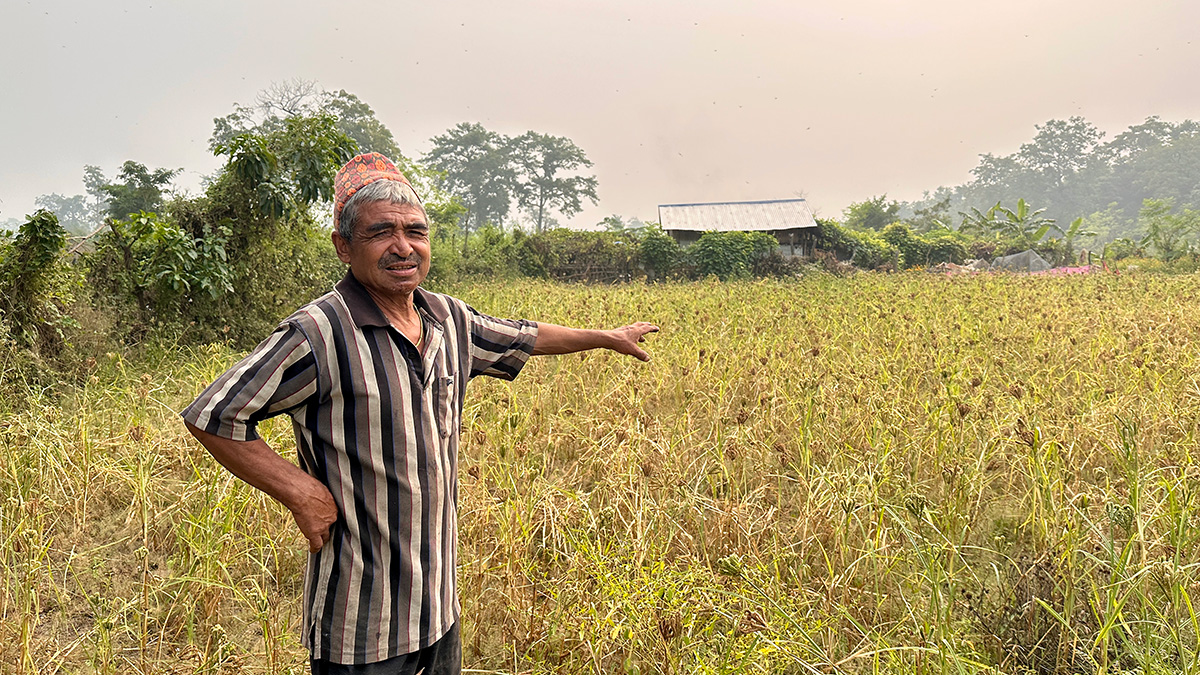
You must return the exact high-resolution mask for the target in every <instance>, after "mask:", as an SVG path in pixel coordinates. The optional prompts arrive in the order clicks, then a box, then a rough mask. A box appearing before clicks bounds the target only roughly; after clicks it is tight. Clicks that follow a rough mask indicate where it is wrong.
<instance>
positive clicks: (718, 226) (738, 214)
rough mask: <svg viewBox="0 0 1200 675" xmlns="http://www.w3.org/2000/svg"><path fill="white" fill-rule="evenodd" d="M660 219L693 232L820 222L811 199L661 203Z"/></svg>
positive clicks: (665, 225)
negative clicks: (815, 214) (810, 203)
mask: <svg viewBox="0 0 1200 675" xmlns="http://www.w3.org/2000/svg"><path fill="white" fill-rule="evenodd" d="M658 222H659V224H661V225H662V229H663V230H686V231H692V232H708V231H714V230H715V231H717V232H739V231H756V232H774V231H775V230H790V229H793V228H797V227H816V226H817V221H816V220H814V219H813V214H812V211H811V210H810V209H809V208H808V202H806V201H804V200H803V199H772V200H767V201H760V202H714V203H710V204H660V205H659V206H658Z"/></svg>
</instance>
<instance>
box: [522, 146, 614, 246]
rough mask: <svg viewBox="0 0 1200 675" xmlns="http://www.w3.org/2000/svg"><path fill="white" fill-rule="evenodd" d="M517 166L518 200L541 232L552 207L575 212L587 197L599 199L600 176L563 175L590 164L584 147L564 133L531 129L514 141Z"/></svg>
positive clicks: (564, 212)
mask: <svg viewBox="0 0 1200 675" xmlns="http://www.w3.org/2000/svg"><path fill="white" fill-rule="evenodd" d="M510 147H511V152H512V160H513V165H514V168H515V170H516V182H515V184H514V190H515V192H516V196H517V202H518V203H519V204H520V205H521V206H522V207H523V208H527V209H529V211H530V213H532V214H533V216H534V231H535V232H541V231H542V230H543V224H544V222H545V218H546V215H547V211H548V210H554V211H559V212H561V213H562V214H563V215H565V216H573V215H575V214H576V213H579V212H580V211H581V210H582V203H583V199H584V198H585V197H586V198H587V199H590V200H591V201H592V203H593V204H595V203H597V201H598V200H597V197H596V177H595V176H573V175H562V174H564V173H566V172H574V171H578V170H579V169H582V168H586V167H590V166H591V165H592V162H591V160H589V159H588V158H587V155H586V154H584V152H583V149H582V148H580V147H579V146H577V145H575V143H574V142H573V141H571V139H569V138H566V137H564V136H550V135H548V134H539V133H537V132H535V131H527V132H525V133H523V134H521V135H520V136H517V137H516V138H513V139H512V140H511V141H510Z"/></svg>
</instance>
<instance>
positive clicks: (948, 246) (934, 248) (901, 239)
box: [881, 223, 967, 268]
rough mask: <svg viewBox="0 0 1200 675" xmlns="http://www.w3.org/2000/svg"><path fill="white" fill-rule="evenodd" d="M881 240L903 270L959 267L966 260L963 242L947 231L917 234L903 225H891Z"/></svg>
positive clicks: (959, 237)
mask: <svg viewBox="0 0 1200 675" xmlns="http://www.w3.org/2000/svg"><path fill="white" fill-rule="evenodd" d="M881 238H882V239H883V240H884V241H886V242H887V243H888V244H890V245H891V246H892V247H893V248H894V249H895V250H896V251H897V252H898V253H899V261H900V266H901V267H904V268H912V267H929V266H930V265H937V264H939V263H944V262H952V263H962V262H963V261H964V260H965V259H966V256H967V248H966V245H965V243H964V241H963V239H964V238H963V237H962V236H961V235H959V234H957V233H954V232H949V231H947V230H934V231H932V232H929V233H926V234H917V233H915V232H913V231H912V229H911V228H909V227H908V226H907V225H905V224H904V223H892V224H891V225H888V226H887V227H885V228H883V233H882V235H881Z"/></svg>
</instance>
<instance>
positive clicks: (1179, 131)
mask: <svg viewBox="0 0 1200 675" xmlns="http://www.w3.org/2000/svg"><path fill="white" fill-rule="evenodd" d="M1036 129H1037V133H1036V134H1035V135H1034V137H1033V139H1032V140H1031V141H1030V142H1028V143H1025V144H1023V145H1022V146H1021V147H1020V148H1019V149H1018V150H1017V151H1016V152H1014V153H1012V154H1010V155H1003V156H996V155H992V154H984V155H981V156H980V160H979V165H978V166H976V167H975V168H974V169H973V170H972V171H971V174H972V176H973V179H972V180H970V181H969V182H967V183H964V184H963V185H958V186H954V187H940V188H938V189H937V190H935V191H933V192H932V193H926V197H925V198H924V199H921V200H918V201H915V202H909V203H900V202H891V203H887V202H886V196H885V197H884V198H875V199H874V200H869V201H868V202H864V203H861V204H859V205H855V206H852V207H851V208H850V209H848V210H847V220H851V221H852V220H854V219H855V218H856V214H861V213H863V212H864V211H871V210H877V209H878V208H879V207H882V208H883V209H884V210H885V211H888V210H890V211H891V212H892V214H894V216H895V219H898V220H901V221H904V222H910V223H912V224H914V225H917V226H921V225H924V226H926V227H928V225H929V224H930V223H932V222H934V221H936V222H937V223H939V224H941V225H943V226H945V227H949V228H952V229H956V230H957V229H960V228H961V227H962V225H963V224H964V223H965V222H969V221H970V217H971V215H972V208H974V209H976V210H978V211H987V210H988V209H990V208H991V207H992V206H994V205H995V204H997V203H1003V204H1004V205H1006V206H1011V205H1014V204H1015V203H1016V202H1017V201H1018V200H1019V199H1024V200H1025V201H1026V202H1027V203H1028V204H1030V206H1031V207H1032V208H1035V209H1044V211H1043V212H1042V214H1041V215H1042V217H1044V218H1050V219H1054V220H1055V221H1056V222H1057V223H1060V224H1061V226H1063V227H1065V225H1066V224H1067V223H1070V222H1071V221H1073V220H1075V219H1076V218H1080V217H1082V218H1083V219H1084V220H1083V224H1084V228H1085V229H1086V230H1088V231H1091V232H1094V233H1096V238H1095V240H1094V241H1093V242H1092V246H1096V247H1099V246H1103V245H1104V244H1107V243H1110V242H1112V241H1114V240H1116V239H1121V238H1127V239H1138V238H1141V237H1143V236H1144V235H1145V234H1146V232H1145V229H1146V228H1145V224H1144V222H1141V221H1139V213H1140V212H1141V210H1142V208H1143V205H1144V202H1145V201H1146V200H1158V201H1160V202H1162V203H1164V204H1167V205H1169V206H1173V207H1175V208H1179V209H1183V208H1185V207H1192V208H1193V209H1195V208H1196V207H1200V123H1197V122H1194V121H1192V120H1184V121H1182V122H1177V123H1176V122H1168V121H1164V120H1162V119H1159V118H1158V117H1150V118H1148V119H1147V120H1146V121H1145V122H1142V123H1141V124H1137V125H1134V126H1131V127H1129V128H1128V129H1127V130H1125V131H1124V132H1122V133H1120V134H1118V135H1116V136H1114V137H1113V138H1112V139H1109V140H1106V139H1105V133H1104V132H1103V131H1100V130H1099V129H1097V128H1096V127H1095V125H1093V124H1092V123H1090V122H1088V121H1087V120H1085V119H1084V118H1082V117H1072V118H1070V119H1068V120H1050V121H1049V122H1046V123H1045V124H1042V125H1037V127H1036ZM864 205H873V206H874V207H876V208H875V209H864V208H863V207H864ZM856 206H857V210H856ZM885 220H886V219H885Z"/></svg>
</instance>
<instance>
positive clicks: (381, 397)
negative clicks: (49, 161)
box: [183, 153, 658, 673]
mask: <svg viewBox="0 0 1200 675" xmlns="http://www.w3.org/2000/svg"><path fill="white" fill-rule="evenodd" d="M334 192H335V199H334V223H335V229H334V232H333V235H332V236H333V243H334V246H335V247H336V249H337V255H338V258H339V259H341V261H342V262H344V263H346V264H347V265H349V267H350V269H349V271H348V272H347V274H346V277H345V278H344V279H342V280H341V281H340V282H338V284H337V285H336V287H335V288H334V290H333V291H332V292H330V293H328V294H326V295H324V296H322V297H321V298H318V299H317V300H315V301H313V302H312V303H310V304H308V305H306V306H305V307H303V308H301V309H300V310H298V311H297V312H296V313H295V314H293V315H292V316H291V317H289V318H288V319H286V320H285V321H284V322H283V323H282V324H281V325H280V326H279V328H278V329H276V331H275V332H274V334H272V335H271V336H270V337H269V338H268V339H267V340H266V341H264V342H263V343H262V344H261V345H259V346H258V347H257V348H256V349H255V350H254V351H253V352H252V353H251V354H250V355H249V356H247V357H246V358H245V359H243V360H242V361H241V362H239V363H238V364H237V365H235V366H234V367H233V368H231V369H230V370H228V371H227V372H226V373H225V374H223V375H221V377H219V378H217V380H216V381H215V382H213V383H212V385H210V386H209V387H208V388H207V389H206V390H205V391H204V392H203V393H202V394H201V395H200V397H199V398H197V399H196V401H195V402H193V403H192V404H191V405H190V406H188V408H187V409H186V410H184V412H183V418H184V420H185V422H186V423H187V427H188V430H189V431H191V432H192V434H193V435H195V436H196V438H197V439H198V440H199V441H200V442H201V443H202V444H203V445H204V447H205V448H207V449H208V451H209V452H210V453H212V455H213V457H215V458H216V459H217V461H219V462H220V463H221V464H222V465H224V466H225V467H226V468H227V469H229V470H230V471H231V472H232V473H233V474H235V475H236V476H238V477H239V478H241V479H243V480H245V481H246V482H247V483H249V484H251V485H253V486H254V487H256V488H258V489H260V490H262V491H264V492H266V493H267V494H269V495H271V496H272V497H274V498H275V499H276V500H278V501H279V502H281V503H282V504H283V505H284V506H286V507H287V508H288V509H289V510H290V511H291V512H292V515H293V517H294V518H295V520H296V525H297V526H298V527H299V528H300V531H301V532H302V533H303V534H304V536H305V537H306V538H307V539H308V542H309V551H310V554H309V558H308V566H307V569H306V572H305V585H304V619H303V624H302V630H303V636H302V637H303V642H304V644H305V645H306V646H307V647H309V649H310V651H311V653H312V664H311V665H312V670H313V672H314V673H415V672H420V671H422V670H423V671H424V672H425V673H457V672H459V670H460V667H461V651H460V645H459V632H458V618H459V604H458V596H457V590H456V587H455V571H456V570H455V568H456V548H457V507H456V502H457V496H458V492H457V478H458V464H457V460H458V438H459V424H460V418H461V413H462V404H463V395H464V391H465V387H466V384H467V382H468V381H469V380H470V379H471V378H473V377H475V376H477V375H490V376H493V377H501V378H506V379H512V378H513V377H516V375H517V373H518V372H519V371H520V370H521V368H522V366H523V365H524V364H525V362H526V360H527V359H528V358H529V356H530V355H531V354H533V355H537V354H567V353H571V352H577V351H582V350H587V349H594V348H599V347H604V348H608V349H612V350H614V351H617V352H620V353H622V354H629V355H631V356H635V357H637V358H639V359H641V360H643V361H649V360H650V357H649V355H648V354H647V353H646V352H645V351H643V350H642V348H641V347H639V346H638V343H639V342H642V341H644V339H645V335H646V334H647V333H650V332H654V331H657V330H658V328H657V327H655V326H652V325H650V324H648V323H635V324H632V325H629V326H625V327H622V328H617V329H614V330H609V331H597V330H578V329H573V328H566V327H563V326H555V325H552V324H546V323H541V324H538V323H533V322H530V321H524V320H522V321H512V320H504V319H494V318H491V317H488V316H484V315H482V314H479V313H478V312H476V311H475V310H473V309H471V308H470V307H468V306H467V305H466V304H465V303H463V302H462V301H460V300H457V299H455V298H451V297H449V296H445V295H440V294H436V293H430V292H428V291H425V290H423V289H422V288H420V284H421V282H422V281H423V280H424V279H425V275H426V274H428V272H429V257H430V244H429V234H430V231H429V220H428V218H427V216H426V214H425V210H424V207H423V206H422V205H421V202H420V199H419V198H418V196H417V194H416V193H415V192H414V191H413V189H412V186H411V185H410V184H409V183H408V181H407V180H406V179H405V178H404V177H403V176H402V175H401V174H400V173H399V171H397V170H396V167H395V165H394V164H393V163H392V162H391V160H389V159H387V158H386V157H384V156H382V155H379V154H377V153H370V154H366V155H359V156H357V157H355V158H354V159H352V160H350V162H348V163H347V164H346V165H345V166H343V167H342V168H341V169H340V170H339V171H338V173H337V176H336V177H335V179H334ZM279 414H288V415H290V416H291V417H292V420H293V429H294V431H295V434H296V446H297V454H298V456H299V463H300V465H299V467H297V466H296V465H294V464H292V463H291V462H289V461H287V460H286V459H284V458H283V457H281V456H280V455H279V454H278V453H276V452H275V451H274V450H272V449H271V448H270V447H269V446H268V445H267V444H266V442H264V441H263V440H262V439H261V438H259V436H258V434H257V433H256V432H255V425H256V424H257V423H258V422H259V421H261V420H263V419H265V418H268V417H271V416H273V415H279Z"/></svg>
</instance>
